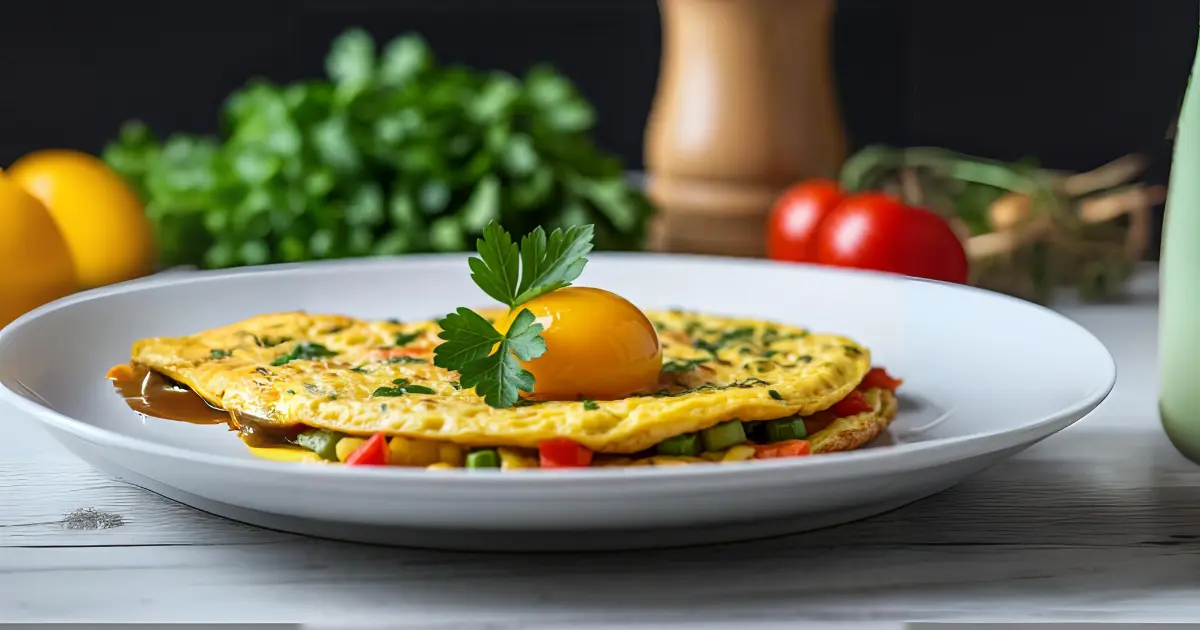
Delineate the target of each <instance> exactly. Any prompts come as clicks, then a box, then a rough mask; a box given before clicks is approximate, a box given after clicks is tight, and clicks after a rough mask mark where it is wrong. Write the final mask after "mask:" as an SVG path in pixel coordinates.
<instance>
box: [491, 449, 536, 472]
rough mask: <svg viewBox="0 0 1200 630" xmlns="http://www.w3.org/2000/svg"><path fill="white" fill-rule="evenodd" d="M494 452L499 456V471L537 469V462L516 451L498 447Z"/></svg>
mask: <svg viewBox="0 0 1200 630" xmlns="http://www.w3.org/2000/svg"><path fill="white" fill-rule="evenodd" d="M496 451H497V452H498V453H499V454H500V470H512V469H514V468H537V467H538V464H537V460H535V459H533V458H532V457H528V456H526V455H525V454H523V453H521V452H520V451H518V450H517V449H514V448H505V447H500V448H498V449H496Z"/></svg>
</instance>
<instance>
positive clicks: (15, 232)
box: [0, 171, 75, 326]
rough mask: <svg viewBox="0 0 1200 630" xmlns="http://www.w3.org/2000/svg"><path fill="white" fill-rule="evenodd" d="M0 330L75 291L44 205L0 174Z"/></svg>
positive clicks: (67, 259) (63, 248)
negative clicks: (25, 314)
mask: <svg viewBox="0 0 1200 630" xmlns="http://www.w3.org/2000/svg"><path fill="white" fill-rule="evenodd" d="M0 270H2V272H0V326H6V325H8V323H9V322H11V321H12V320H14V319H16V318H17V317H19V316H21V315H22V314H24V313H25V312H26V311H29V310H32V309H34V308H37V307H38V306H41V305H43V304H45V303H47V302H51V301H53V300H56V299H58V298H60V297H63V296H65V295H67V294H69V293H71V292H72V291H74V290H75V269H74V265H73V263H72V261H71V252H70V251H69V250H68V249H67V243H66V241H65V240H63V237H62V233H61V232H59V230H58V226H57V225H56V224H55V222H54V219H53V218H51V216H50V213H49V212H48V211H47V210H46V208H45V206H43V205H42V204H41V202H39V201H38V200H37V199H34V198H33V196H32V195H30V194H29V193H27V192H25V190H24V189H22V188H21V187H20V186H18V185H17V184H16V183H15V182H13V181H12V179H10V178H9V177H8V176H7V175H5V173H4V172H3V171H0Z"/></svg>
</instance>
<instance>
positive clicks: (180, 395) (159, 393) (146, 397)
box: [108, 365, 230, 424]
mask: <svg viewBox="0 0 1200 630" xmlns="http://www.w3.org/2000/svg"><path fill="white" fill-rule="evenodd" d="M108 378H109V379H110V380H112V382H113V387H114V388H115V389H116V390H117V394H119V395H120V396H121V397H122V398H124V399H125V404H127V405H129V408H130V409H133V410H134V411H136V412H138V413H140V414H144V415H147V416H152V417H155V418H165V419H167V420H179V421H182V422H191V423H193V424H225V423H227V422H229V420H230V418H229V414H228V413H226V412H225V411H223V410H221V409H217V408H216V407H213V406H212V405H209V404H208V403H207V402H206V401H205V400H204V399H203V398H201V397H200V396H199V395H198V394H196V392H193V391H192V390H191V389H188V388H187V387H184V386H183V385H180V384H179V383H176V382H175V381H172V380H170V379H168V378H166V377H165V376H163V375H162V374H159V373H158V372H154V371H152V370H149V369H147V368H145V367H143V366H138V365H118V366H116V367H114V368H113V369H111V370H109V372H108Z"/></svg>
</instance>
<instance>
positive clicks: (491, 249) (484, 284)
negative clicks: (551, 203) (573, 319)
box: [468, 223, 593, 308]
mask: <svg viewBox="0 0 1200 630" xmlns="http://www.w3.org/2000/svg"><path fill="white" fill-rule="evenodd" d="M592 235H593V227H592V226H590V225H583V226H576V227H572V228H569V229H567V230H566V231H563V230H554V231H553V232H551V233H550V236H549V237H547V236H546V232H545V230H543V229H542V228H541V227H540V226H539V227H537V228H535V229H534V230H533V231H532V232H530V233H529V234H527V235H525V237H524V238H522V239H521V247H520V248H519V249H518V247H517V244H516V243H514V242H513V240H512V237H511V236H510V235H509V234H508V232H506V231H505V230H504V228H502V227H500V225H499V224H497V223H492V224H491V225H489V226H487V228H485V229H484V230H483V238H482V239H480V240H479V243H478V248H479V258H471V259H470V261H468V263H469V265H470V267H471V279H472V280H474V281H475V284H476V285H478V286H479V288H480V289H483V292H484V293H487V294H488V295H489V296H491V297H492V298H493V299H495V300H496V301H497V302H501V303H503V304H505V305H506V306H508V307H509V308H516V307H517V306H519V305H521V304H524V303H525V302H528V301H530V300H532V299H534V298H536V297H539V296H542V295H545V294H547V293H549V292H551V291H555V290H557V289H561V288H563V287H566V286H569V285H570V284H571V282H573V281H574V280H575V279H576V278H578V277H579V274H581V273H583V267H584V265H586V264H587V258H585V256H587V254H588V252H590V251H592Z"/></svg>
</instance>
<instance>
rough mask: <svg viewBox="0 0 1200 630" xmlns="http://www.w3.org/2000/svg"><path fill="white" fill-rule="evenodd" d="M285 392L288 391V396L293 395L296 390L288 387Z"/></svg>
mask: <svg viewBox="0 0 1200 630" xmlns="http://www.w3.org/2000/svg"><path fill="white" fill-rule="evenodd" d="M287 393H288V395H289V396H295V395H296V390H294V389H289V390H287Z"/></svg>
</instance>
